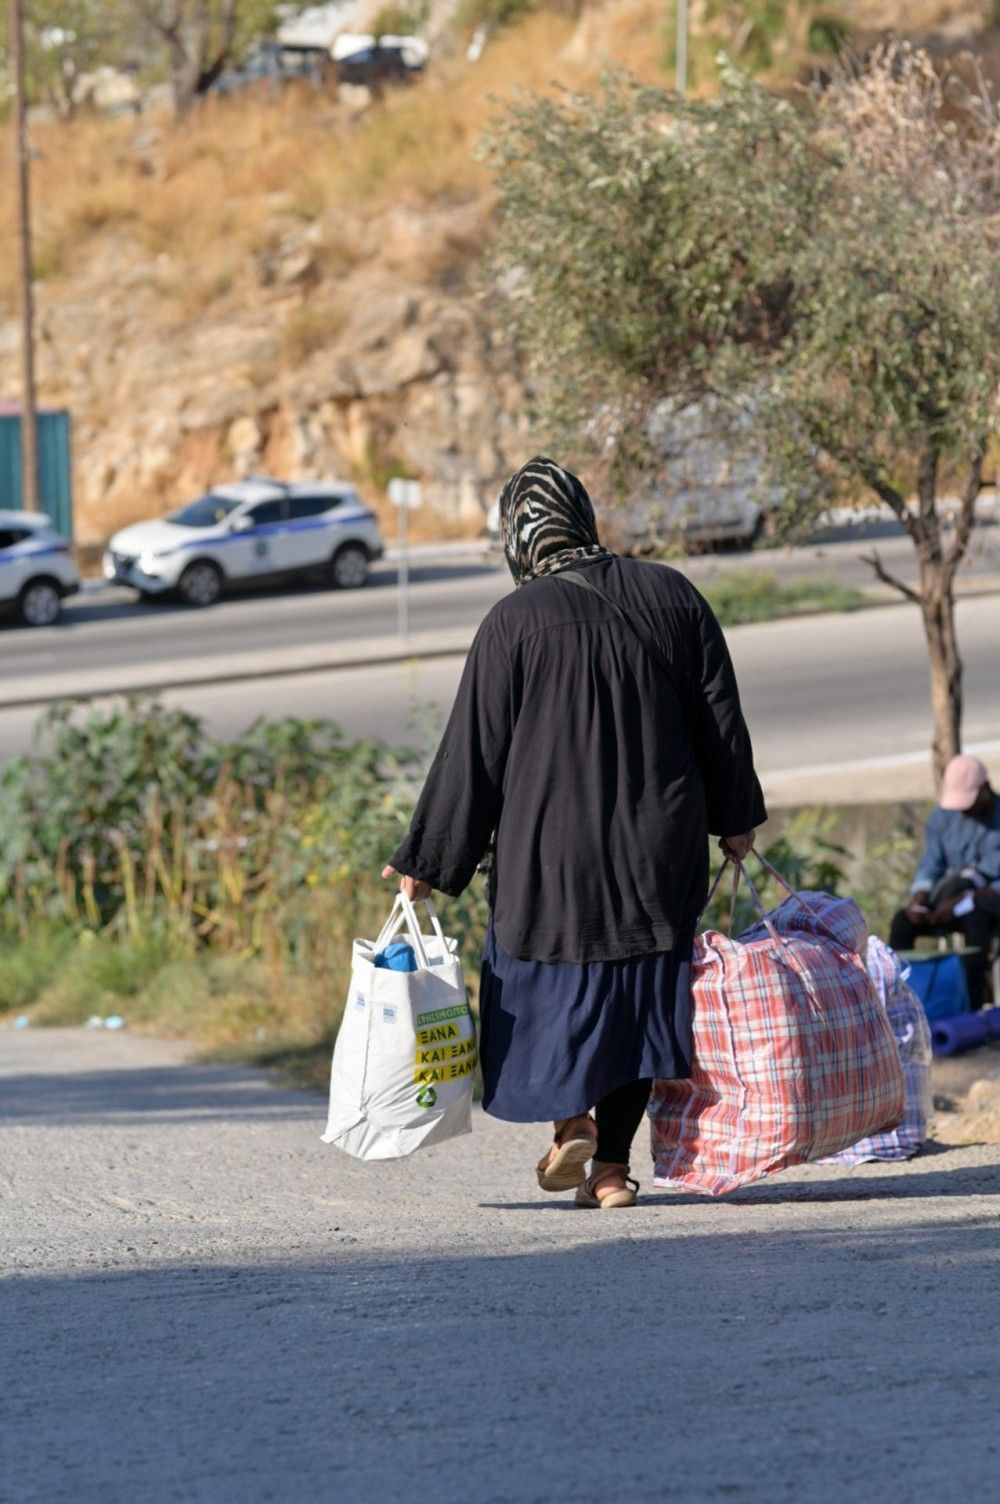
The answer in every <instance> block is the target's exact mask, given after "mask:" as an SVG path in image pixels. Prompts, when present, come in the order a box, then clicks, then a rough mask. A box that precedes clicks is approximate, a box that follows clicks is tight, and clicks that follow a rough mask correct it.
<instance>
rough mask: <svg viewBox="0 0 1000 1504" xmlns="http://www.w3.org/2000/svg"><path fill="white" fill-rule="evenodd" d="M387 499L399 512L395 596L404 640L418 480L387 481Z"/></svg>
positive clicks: (418, 489)
mask: <svg viewBox="0 0 1000 1504" xmlns="http://www.w3.org/2000/svg"><path fill="white" fill-rule="evenodd" d="M389 500H390V501H391V502H392V504H393V506H394V507H395V508H396V511H397V513H398V514H399V525H398V527H397V529H396V542H397V546H398V548H399V565H398V567H397V571H396V580H397V584H398V587H399V588H398V591H397V596H396V606H397V621H398V626H399V635H400V638H401V639H402V641H403V642H406V641H407V640H408V638H409V635H410V542H409V515H410V511H411V510H412V509H413V508H415V507H418V506H419V505H420V501H421V491H420V482H419V481H418V480H404V479H403V478H402V477H401V476H397V477H396V478H395V479H393V480H391V481H390V482H389Z"/></svg>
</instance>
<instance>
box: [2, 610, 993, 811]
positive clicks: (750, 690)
mask: <svg viewBox="0 0 1000 1504" xmlns="http://www.w3.org/2000/svg"><path fill="white" fill-rule="evenodd" d="M959 631H960V639H961V644H962V649H963V652H964V655H965V661H966V737H967V740H968V742H969V743H970V744H971V745H972V746H974V747H976V748H978V749H979V750H980V751H981V752H982V753H983V755H985V756H986V757H987V760H988V761H989V760H991V761H992V763H993V764H994V765H995V767H996V769H997V772H998V773H1000V693H998V688H1000V668H998V643H1000V596H983V597H978V598H975V599H972V600H967V601H964V602H963V603H962V604H961V605H960V607H959ZM727 636H728V639H729V643H730V646H731V649H732V652H733V657H734V660H735V663H736V667H737V672H738V676H739V681H740V685H741V690H742V694H743V699H744V704H745V708H746V713H747V717H748V720H749V722H750V727H751V731H752V734H753V738H754V745H755V748H756V752H757V758H758V764H759V767H760V769H761V771H762V773H763V775H764V779H765V788H766V790H767V792H768V795H769V797H770V798H771V800H772V802H774V803H782V802H783V803H800V802H804V803H822V802H835V801H844V800H847V801H850V800H852V799H853V798H855V797H862V798H873V797H896V796H904V795H905V796H908V797H916V796H919V795H922V794H925V793H927V792H929V789H930V784H929V764H928V756H927V748H928V743H929V730H928V727H929V720H930V711H929V694H928V686H927V667H926V658H925V652H924V643H923V636H922V631H921V627H920V622H919V617H918V615H917V612H916V611H915V610H914V608H913V607H911V606H886V607H879V608H878V609H873V610H869V611H860V612H856V613H852V614H849V615H833V616H816V617H809V618H803V619H799V620H792V621H781V622H770V623H766V624H763V625H760V626H750V627H736V628H733V629H731V630H730V631H729V633H728V634H727ZM461 667H462V658H461V656H454V657H450V658H442V659H430V660H426V661H424V662H420V663H417V662H409V663H399V664H392V665H386V666H372V667H366V668H354V669H341V670H337V671H335V672H318V673H308V674H301V675H289V676H286V677H283V678H268V679H260V680H242V681H237V682H234V683H229V684H211V685H205V686H201V687H199V686H189V687H187V688H184V689H179V690H174V691H169V692H167V693H166V694H165V695H164V699H165V700H166V701H167V702H168V703H172V704H177V705H183V706H185V707H186V708H188V709H189V710H192V711H194V712H195V713H197V714H199V715H201V716H203V717H204V718H205V721H206V723H207V725H208V727H209V728H210V729H211V730H212V731H213V732H215V733H217V734H219V735H223V736H225V735H235V734H236V733H238V732H239V731H241V730H242V729H243V728H244V727H246V726H247V725H248V724H249V723H250V722H251V721H252V720H253V719H254V718H255V717H257V716H276V715H314V716H322V717H328V718H330V719H332V720H334V721H337V722H339V723H340V724H341V725H342V726H343V727H344V728H345V730H346V731H347V732H349V733H351V734H355V735H361V734H364V735H374V736H378V737H381V738H383V739H385V740H387V741H389V742H392V743H396V744H404V743H406V744H410V745H415V746H425V747H427V748H430V747H431V746H432V745H433V742H434V739H435V736H436V734H437V732H438V731H439V729H440V725H441V719H442V717H443V716H444V715H445V714H446V713H447V709H448V707H449V706H450V704H451V700H452V698H453V696H454V692H455V687H456V685H457V682H458V677H459V674H460V672H461ZM39 713H40V712H39V711H38V710H37V709H19V710H18V709H7V710H0V759H2V758H4V757H9V756H11V755H12V754H14V753H16V752H19V751H23V750H25V749H27V748H28V747H29V746H30V743H31V736H32V729H33V727H34V726H35V724H36V722H37V718H38V715H39Z"/></svg>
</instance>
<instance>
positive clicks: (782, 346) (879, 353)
mask: <svg viewBox="0 0 1000 1504" xmlns="http://www.w3.org/2000/svg"><path fill="white" fill-rule="evenodd" d="M487 149H488V151H489V153H490V155H491V157H492V159H493V161H494V163H495V165H496V169H497V179H498V188H499V219H498V229H497V238H496V245H495V269H496V272H497V273H498V276H499V283H498V285H499V287H500V288H501V289H502V290H503V292H504V296H505V303H504V306H503V318H504V320H505V322H508V323H509V324H510V325H511V326H512V327H513V329H514V331H515V334H516V337H517V339H518V341H519V342H520V344H521V346H522V348H523V351H524V353H525V356H526V358H527V362H528V367H529V370H530V371H531V372H532V373H533V375H534V378H535V381H536V384H537V389H538V392H539V394H540V401H541V403H542V406H543V412H544V417H545V419H546V421H547V423H548V424H549V427H550V431H554V432H555V433H556V434H557V435H558V437H560V438H561V439H562V441H563V442H564V443H569V444H570V446H571V448H575V449H576V450H577V451H579V450H581V449H582V448H584V447H585V446H586V445H589V447H590V448H591V450H592V453H593V452H597V453H603V454H605V455H608V454H610V455H611V456H612V459H613V464H612V465H611V474H612V478H613V479H614V481H615V482H616V484H617V486H618V487H619V489H620V490H626V489H628V488H629V487H630V486H631V485H633V484H634V483H635V482H636V480H637V478H638V477H639V476H648V475H649V474H650V473H652V472H654V471H655V468H656V460H657V456H656V445H655V442H654V439H653V436H654V435H655V432H656V424H655V422H654V421H653V418H654V416H655V415H656V414H657V413H658V412H659V413H662V411H663V410H664V407H665V405H666V406H669V404H670V403H675V404H676V403H680V402H692V401H702V402H710V403H711V404H712V407H713V410H720V411H721V410H724V409H725V410H728V411H730V412H732V413H738V414H740V416H741V420H742V421H743V422H744V424H745V421H746V415H747V413H748V412H750V413H752V415H753V425H754V428H755V431H756V435H757V437H758V438H759V441H760V443H761V445H762V448H763V450H764V454H765V457H766V468H767V472H768V479H769V481H772V482H775V483H777V484H779V485H780V486H781V488H782V493H783V494H784V495H785V496H786V497H787V498H788V501H787V506H786V512H787V521H788V522H789V524H790V525H792V524H795V523H803V522H804V521H805V520H807V518H808V517H809V516H810V515H815V513H816V512H817V510H819V509H820V508H822V507H825V506H828V505H829V504H830V503H831V502H832V501H833V500H835V499H838V498H840V499H849V500H852V501H857V500H859V499H861V498H862V497H868V498H877V499H878V500H879V501H881V502H883V503H885V504H886V505H887V506H889V507H890V508H891V509H892V511H893V513H894V514H895V515H896V517H898V519H899V521H900V522H901V524H902V525H903V527H904V528H905V529H906V531H907V533H908V534H909V536H910V538H911V539H912V541H913V544H914V547H915V550H916V559H917V565H918V570H917V574H918V582H917V584H916V585H911V584H909V583H908V582H906V581H904V580H902V579H899V578H897V577H896V576H894V575H893V574H892V573H891V572H890V571H889V570H888V569H887V568H885V567H884V565H883V564H882V562H881V560H880V559H879V558H878V556H877V555H873V557H872V561H871V562H872V564H873V566H874V568H875V570H876V571H877V573H878V574H879V576H880V577H881V578H882V579H883V580H884V581H886V582H887V583H888V584H890V585H892V586H893V587H894V588H896V589H897V590H899V591H900V592H901V594H902V595H903V596H905V597H906V598H907V599H908V600H911V601H913V602H914V603H915V604H916V605H917V606H918V607H919V609H920V611H921V614H922V618H923V624H924V630H925V634H926V639H927V649H928V659H929V666H930V679H931V696H932V704H933V712H934V744H933V753H934V762H935V767H936V769H937V770H938V771H940V769H941V768H942V767H943V765H944V763H945V762H946V761H947V759H948V758H949V757H950V756H952V755H953V754H954V753H955V752H956V751H958V750H959V748H960V737H961V716H962V664H961V659H960V656H959V651H958V644H957V640H956V631H955V603H954V585H955V576H956V572H957V570H958V568H959V565H960V564H961V562H962V560H963V558H964V557H965V555H966V553H967V551H968V548H969V544H970V538H971V534H972V528H973V524H974V520H975V514H976V505H977V501H978V499H979V496H980V493H981V490H982V489H983V486H984V467H985V465H986V459H987V453H988V449H989V445H990V441H991V437H992V435H993V433H994V429H995V425H996V421H997V395H998V388H1000V255H998V251H1000V126H998V117H997V112H996V109H995V107H994V105H993V103H992V102H991V101H990V99H989V98H988V96H987V95H986V94H985V92H981V91H979V92H977V91H973V90H970V89H969V88H965V87H961V86H960V85H959V84H958V81H957V80H946V81H944V82H943V81H942V80H941V79H940V78H939V77H938V76H937V74H936V73H935V72H934V69H933V67H932V66H931V63H930V61H929V59H928V58H927V57H926V56H925V55H923V54H922V53H920V52H916V51H913V50H911V49H909V48H907V47H906V46H905V45H898V44H893V45H891V46H887V47H885V48H883V49H881V50H880V51H878V52H877V53H875V54H874V55H873V56H872V57H871V58H870V59H869V60H868V61H867V63H866V64H865V65H864V66H863V67H862V66H858V67H854V68H851V69H844V70H842V71H840V72H839V73H838V74H837V75H836V76H835V78H834V79H833V81H832V83H831V85H830V87H829V88H828V89H827V90H826V91H825V92H824V93H823V94H822V95H819V96H817V97H815V98H809V99H804V100H802V101H799V102H796V103H794V104H793V103H792V102H790V101H789V100H787V99H782V98H777V97H774V96H772V95H769V94H768V93H766V92H765V91H764V90H762V89H761V88H759V87H758V86H757V85H755V84H753V83H751V82H749V81H747V80H746V79H745V78H744V77H742V76H740V75H738V74H736V73H734V72H733V71H731V70H724V72H723V79H722V89H721V92H720V93H719V95H718V96H717V97H715V98H713V99H710V100H706V101H699V100H695V101H687V102H685V101H682V100H680V99H678V98H677V97H676V96H674V95H672V94H669V93H667V92H665V91H663V90H660V89H654V88H648V87H643V86H641V85H640V84H638V83H636V82H635V81H634V80H631V79H630V78H628V77H627V76H625V75H616V76H614V77H613V78H611V79H609V80H608V81H607V82H606V84H605V87H604V90H603V93H602V95H601V96H600V97H599V98H595V97H593V96H589V95H573V94H563V95H559V96H557V97H555V98H545V99H524V100H522V101H521V102H519V103H518V105H517V106H516V107H515V108H514V109H513V111H512V112H511V114H510V115H509V116H508V117H507V119H506V121H505V122H504V123H503V125H502V126H501V127H500V128H499V129H498V130H497V132H496V133H495V134H494V136H493V138H492V139H491V141H490V143H489V144H488V148H487ZM581 457H582V456H581Z"/></svg>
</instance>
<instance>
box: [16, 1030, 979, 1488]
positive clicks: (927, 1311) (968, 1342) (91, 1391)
mask: <svg viewBox="0 0 1000 1504" xmlns="http://www.w3.org/2000/svg"><path fill="white" fill-rule="evenodd" d="M183 1062H184V1051H183V1049H182V1048H181V1047H179V1046H177V1045H171V1044H164V1043H162V1042H157V1041H153V1040H147V1039H140V1038H132V1037H129V1036H127V1035H109V1034H106V1033H97V1032H96V1031H95V1032H93V1033H88V1032H86V1031H83V1030H74V1031H70V1030H51V1031H41V1030H39V1031H34V1030H25V1031H23V1032H10V1031H8V1032H4V1033H2V1034H0V1077H2V1080H0V1134H2V1146H0V1208H2V1229H3V1243H4V1264H5V1277H4V1279H3V1280H2V1282H0V1290H2V1308H0V1342H2V1347H3V1372H4V1379H3V1384H2V1389H0V1394H2V1409H3V1417H2V1420H3V1425H2V1433H0V1449H2V1455H0V1499H2V1500H3V1501H4V1504H7V1501H11V1504H29V1501H36V1500H37V1501H44V1504H55V1501H62V1500H68V1501H72V1504H90V1501H98V1500H100V1501H101V1504H117V1501H121V1504H145V1501H159V1500H181V1501H184V1504H193V1501H212V1504H216V1501H218V1504H228V1501H230V1500H232V1501H234V1504H235V1501H240V1504H256V1501H259V1500H281V1501H293V1504H297V1501H300V1500H301V1501H326V1500H331V1501H336V1504H382V1501H399V1504H411V1501H413V1504H418V1501H419V1504H423V1501H426V1500H431V1499H433V1500H435V1501H439V1504H465V1501H475V1504H618V1501H625V1500H632V1499H633V1498H638V1499H643V1498H645V1499H646V1500H649V1499H650V1498H653V1499H660V1498H666V1497H669V1498H670V1499H671V1500H676V1501H679V1504H689V1501H690V1504H703V1501H715V1500H736V1501H753V1504H784V1501H788V1504H814V1501H815V1504H820V1501H822V1504H830V1501H859V1504H860V1501H864V1504H870V1501H872V1500H878V1501H879V1504H909V1501H918V1500H919V1501H927V1504H950V1501H952V1500H955V1501H962V1504H968V1501H970V1500H976V1501H978V1500H985V1499H989V1498H995V1497H996V1492H997V1478H998V1466H1000V1464H998V1455H997V1454H998V1451H1000V1437H998V1436H997V1432H996V1425H995V1416H996V1397H997V1379H998V1335H1000V1334H998V1321H997V1315H996V1312H997V1295H996V1289H997V1279H998V1274H1000V1243H998V1238H997V1231H998V1218H997V1212H998V1206H1000V1203H998V1195H1000V1148H997V1147H989V1146H982V1145H981V1146H973V1147H969V1148H962V1149H947V1148H941V1147H936V1148H935V1149H934V1150H933V1152H931V1153H928V1154H927V1155H926V1156H922V1157H921V1158H920V1159H918V1160H916V1161H915V1162H913V1163H912V1164H910V1165H904V1166H898V1167H890V1166H866V1167H863V1168H861V1169H857V1170H831V1169H829V1168H826V1167H818V1166H817V1167H813V1168H808V1169H805V1170H800V1171H793V1172H789V1173H787V1174H785V1175H783V1176H780V1177H778V1178H776V1179H775V1180H773V1181H771V1182H770V1183H768V1184H767V1185H766V1186H763V1187H759V1188H756V1189H753V1190H751V1191H746V1192H743V1193H741V1194H740V1195H739V1196H737V1197H735V1198H733V1199H731V1200H729V1201H727V1202H725V1203H705V1202H700V1201H695V1200H691V1199H673V1198H670V1197H669V1196H667V1195H665V1194H661V1193H657V1194H653V1195H650V1196H649V1197H647V1198H646V1199H645V1201H644V1203H643V1205H642V1206H641V1208H640V1209H638V1210H636V1211H634V1212H625V1213H619V1214H612V1213H609V1214H608V1216H607V1217H605V1216H604V1214H603V1213H598V1212H594V1213H590V1214H585V1213H583V1212H579V1211H576V1210H575V1209H572V1208H571V1206H569V1205H568V1204H567V1200H568V1198H564V1197H545V1196H543V1195H542V1194H541V1193H540V1192H538V1191H537V1190H536V1189H535V1185H534V1178H533V1175H532V1163H533V1160H534V1159H535V1158H536V1157H537V1155H538V1154H539V1153H540V1152H541V1150H542V1148H543V1147H544V1132H543V1131H542V1130H540V1129H538V1128H530V1127H529V1128H515V1127H511V1126H509V1125H503V1124H497V1123H494V1122H491V1121H490V1120H488V1119H486V1118H483V1117H480V1118H478V1119H477V1121H476V1124H475V1131H474V1133H473V1134H472V1136H471V1137H468V1138H465V1139H461V1140H459V1141H457V1142H455V1143H452V1144H450V1145H445V1146H443V1147H441V1148H439V1149H434V1150H430V1151H428V1152H427V1153H426V1154H424V1155H422V1156H418V1157H417V1158H416V1159H414V1160H412V1161H410V1162H404V1163H397V1164H391V1165H383V1166H363V1165H357V1164H355V1163H353V1162H351V1161H349V1160H347V1159H346V1158H344V1157H343V1156H341V1155H340V1154H338V1152H337V1151H336V1150H334V1149H330V1148H325V1147H324V1146H323V1145H322V1144H320V1142H319V1134H320V1132H321V1130H322V1126H323V1118H324V1104H323V1102H322V1101H321V1100H320V1099H319V1098H318V1097H316V1096H313V1095H310V1094H308V1093H303V1092H293V1091H288V1090H283V1089H281V1088H279V1087H276V1086H274V1085H273V1084H271V1082H270V1081H269V1080H267V1079H266V1078H264V1077H263V1076H260V1075H258V1074H256V1073H254V1072H250V1071H241V1070H233V1069H229V1068H216V1067H205V1066H193V1065H187V1064H184V1063H183ZM643 1168H645V1167H644V1166H643ZM641 1174H642V1170H640V1175H641ZM648 1178H649V1177H648V1172H647V1173H646V1179H647V1180H648Z"/></svg>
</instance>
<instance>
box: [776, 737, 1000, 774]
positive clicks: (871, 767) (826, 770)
mask: <svg viewBox="0 0 1000 1504" xmlns="http://www.w3.org/2000/svg"><path fill="white" fill-rule="evenodd" d="M962 750H963V751H964V752H971V753H973V754H974V756H976V757H993V756H996V755H1000V741H987V742H971V743H969V744H967V745H966V746H965V747H963V749H962ZM930 756H931V754H930V752H929V750H927V749H926V748H924V749H923V750H922V751H920V752H889V753H886V754H885V755H883V756H881V757H855V758H851V759H849V760H848V761H847V762H814V763H809V764H808V765H807V766H805V767H799V768H768V770H767V771H766V772H762V773H761V777H762V778H764V779H768V778H823V777H827V776H829V775H830V774H834V773H870V772H875V771H877V770H878V769H880V768H900V767H904V766H905V767H915V766H919V765H920V764H921V763H924V762H929V761H930Z"/></svg>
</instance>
